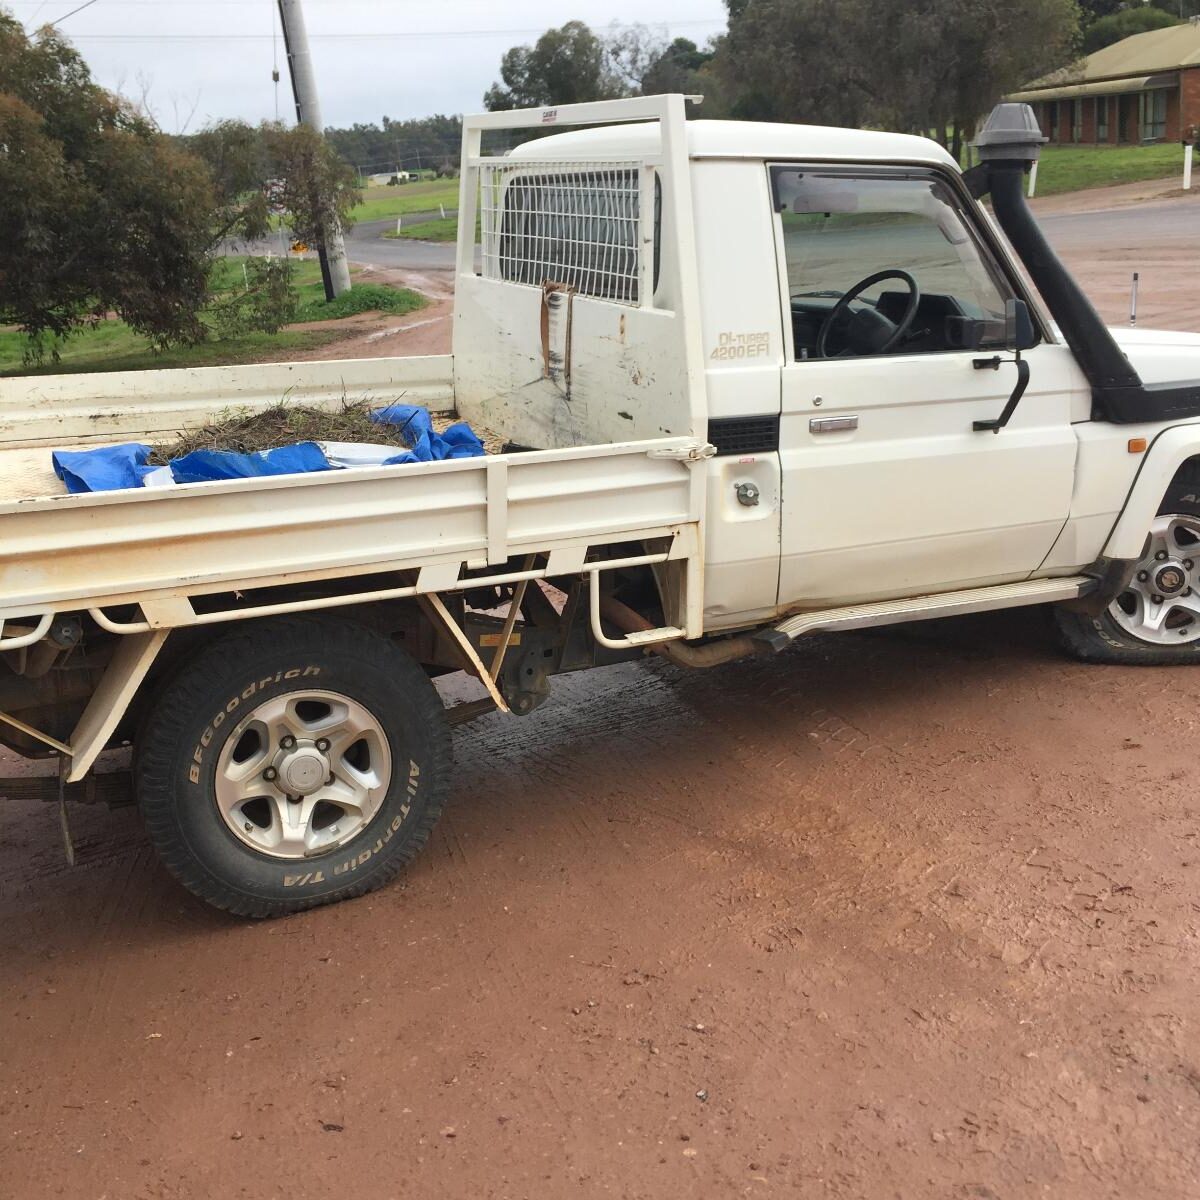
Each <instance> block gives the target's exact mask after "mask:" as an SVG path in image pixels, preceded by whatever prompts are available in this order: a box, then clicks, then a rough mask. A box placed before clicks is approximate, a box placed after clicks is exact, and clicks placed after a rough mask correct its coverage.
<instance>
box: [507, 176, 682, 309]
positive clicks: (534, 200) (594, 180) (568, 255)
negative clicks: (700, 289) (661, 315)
mask: <svg viewBox="0 0 1200 1200" xmlns="http://www.w3.org/2000/svg"><path fill="white" fill-rule="evenodd" d="M500 208H501V211H500V213H499V214H498V216H499V220H498V221H497V222H495V224H496V225H497V226H498V231H497V232H498V238H497V239H496V241H497V243H498V245H497V250H498V253H497V255H496V261H495V262H494V263H488V262H487V259H488V257H489V256H488V255H487V253H486V252H485V256H484V258H485V267H491V268H492V269H491V270H486V271H485V273H486V274H488V275H489V277H492V278H500V279H506V280H509V281H510V282H514V283H528V284H533V285H534V286H536V287H540V286H542V284H544V283H546V282H553V283H561V284H565V285H567V286H568V287H571V288H573V289H574V290H575V291H576V292H577V293H578V294H579V295H582V296H592V297H594V298H596V299H599V300H612V301H616V302H618V303H623V304H638V303H639V302H640V296H639V291H640V263H639V252H640V249H641V245H642V240H641V233H640V228H641V222H642V214H641V212H640V208H641V191H640V187H639V177H638V171H637V170H636V169H634V168H619V169H596V170H587V171H577V172H573V173H570V174H566V173H560V172H558V171H554V172H552V173H549V172H547V173H543V172H536V171H530V172H528V173H525V172H514V173H512V174H511V175H510V176H509V178H508V179H507V180H506V181H505V183H504V185H503V189H502V194H501V197H500ZM661 208H662V189H661V185H660V184H659V183H658V181H657V179H656V180H655V206H654V212H653V214H651V220H652V221H653V223H654V279H655V284H656V285H657V279H658V265H659V247H660V238H659V228H658V227H659V221H660V215H661ZM483 215H484V218H485V220H486V219H487V217H488V215H489V214H488V211H487V205H486V202H485V206H484V214H483Z"/></svg>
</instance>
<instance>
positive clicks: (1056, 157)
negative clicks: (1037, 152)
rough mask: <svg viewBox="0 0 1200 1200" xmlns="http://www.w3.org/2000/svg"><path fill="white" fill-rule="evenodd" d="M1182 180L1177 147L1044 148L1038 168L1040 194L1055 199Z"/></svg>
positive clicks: (1180, 154)
mask: <svg viewBox="0 0 1200 1200" xmlns="http://www.w3.org/2000/svg"><path fill="white" fill-rule="evenodd" d="M1173 175H1174V176H1178V177H1179V179H1180V181H1181V183H1182V180H1183V147H1182V146H1179V145H1177V144H1175V143H1170V144H1165V145H1155V146H1045V147H1043V149H1042V161H1041V165H1040V166H1039V167H1038V178H1037V194H1038V195H1039V196H1055V195H1057V194H1058V193H1060V192H1078V191H1082V190H1084V189H1085V188H1097V187H1108V186H1110V185H1111V184H1114V183H1136V182H1138V181H1140V180H1143V179H1167V178H1169V177H1171V176H1173Z"/></svg>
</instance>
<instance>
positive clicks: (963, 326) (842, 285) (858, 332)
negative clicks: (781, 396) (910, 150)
mask: <svg viewBox="0 0 1200 1200" xmlns="http://www.w3.org/2000/svg"><path fill="white" fill-rule="evenodd" d="M772 184H773V193H774V199H775V206H776V209H777V211H778V212H779V214H780V221H781V224H782V232H783V253H784V258H785V262H786V270H787V290H788V296H789V298H790V302H791V312H792V330H793V334H794V342H795V349H796V357H797V358H800V359H808V358H816V357H826V358H835V357H838V358H841V357H861V356H863V355H868V354H881V353H886V354H919V353H926V354H928V353H937V352H939V351H948V350H961V349H964V348H967V347H971V348H976V347H978V348H993V347H996V348H999V347H1002V346H1003V344H1004V306H1005V301H1006V300H1008V299H1009V298H1011V296H1012V290H1011V288H1009V286H1008V285H1007V283H1006V282H1005V280H1004V278H1003V276H1002V275H1001V273H1000V272H999V270H998V269H997V268H996V266H995V264H994V263H993V262H992V260H991V258H990V256H989V255H988V253H987V251H986V249H985V247H984V246H983V244H982V243H981V242H980V240H979V238H978V236H977V235H976V233H975V232H974V230H973V228H972V225H971V223H970V221H969V218H968V217H967V215H966V214H965V213H963V212H962V210H961V208H960V207H959V204H958V201H957V199H956V197H955V196H954V193H953V192H952V191H951V190H950V188H949V187H948V186H947V185H946V184H945V183H943V182H942V181H941V180H940V179H939V178H938V177H937V176H936V175H935V174H933V173H924V172H920V173H917V172H900V171H897V172H886V171H882V170H881V171H879V172H878V173H872V172H864V173H851V172H848V171H844V170H836V169H832V168H820V167H816V168H795V167H774V168H772ZM882 273H887V274H886V275H884V277H882V278H880V279H878V280H877V281H875V282H870V283H866V286H861V285H863V284H864V283H865V282H866V281H869V280H871V279H872V277H873V276H877V275H881V274H882Z"/></svg>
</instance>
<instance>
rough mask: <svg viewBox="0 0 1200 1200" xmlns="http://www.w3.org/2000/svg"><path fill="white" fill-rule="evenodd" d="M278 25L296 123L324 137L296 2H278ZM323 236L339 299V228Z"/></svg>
mask: <svg viewBox="0 0 1200 1200" xmlns="http://www.w3.org/2000/svg"><path fill="white" fill-rule="evenodd" d="M279 23H280V24H281V25H282V26H283V41H284V45H285V47H286V48H287V56H288V66H289V67H290V68H291V73H292V91H293V92H294V93H295V96H296V120H297V121H299V122H300V123H302V124H304V125H311V126H312V127H313V129H315V130H316V131H317V132H318V133H324V131H325V126H324V125H323V124H322V122H321V103H320V100H319V98H318V96H317V77H316V75H315V74H314V72H313V61H312V51H311V50H310V49H309V48H308V30H307V29H306V28H305V26H304V11H303V9H302V8H301V7H300V0H279ZM324 232H325V256H326V258H327V259H328V262H329V278H330V282H331V283H332V285H333V294H334V295H335V296H340V295H341V294H342V293H343V292H348V291H349V290H350V264H349V263H348V262H347V261H346V245H345V243H344V242H343V241H342V230H341V226H340V225H338V224H337V223H336V222H334V223H333V224H332V225H331V227H330V228H328V229H326V230H325V231H324Z"/></svg>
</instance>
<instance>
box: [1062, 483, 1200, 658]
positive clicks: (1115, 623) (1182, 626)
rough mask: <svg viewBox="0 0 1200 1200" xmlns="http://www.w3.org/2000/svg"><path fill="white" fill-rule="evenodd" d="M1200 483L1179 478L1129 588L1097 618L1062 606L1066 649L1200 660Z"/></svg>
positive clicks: (1105, 655)
mask: <svg viewBox="0 0 1200 1200" xmlns="http://www.w3.org/2000/svg"><path fill="white" fill-rule="evenodd" d="M1198 492H1200V488H1198V487H1197V486H1196V483H1195V482H1194V481H1193V480H1190V479H1188V480H1177V481H1176V482H1175V483H1174V484H1172V486H1171V489H1170V490H1169V491H1168V493H1167V495H1166V497H1165V498H1164V500H1163V505H1162V508H1161V509H1160V510H1159V514H1158V516H1157V517H1156V518H1155V521H1154V524H1153V525H1152V526H1151V528H1150V538H1149V541H1148V543H1147V548H1146V551H1145V553H1144V555H1143V557H1142V560H1141V561H1140V562H1139V563H1138V564H1137V567H1136V569H1135V570H1134V573H1133V576H1132V578H1131V579H1130V581H1129V584H1128V585H1127V587H1126V588H1125V590H1124V591H1123V592H1122V593H1121V595H1119V596H1118V597H1117V598H1116V600H1114V601H1113V603H1112V604H1110V605H1109V606H1108V608H1107V609H1105V611H1104V612H1103V613H1101V614H1100V615H1099V616H1094V617H1093V616H1087V615H1085V614H1082V613H1076V612H1071V611H1070V610H1068V609H1057V610H1056V612H1055V615H1056V620H1057V623H1058V628H1059V631H1060V633H1061V634H1062V637H1063V641H1064V643H1065V644H1066V646H1067V649H1068V650H1070V651H1071V653H1072V654H1074V655H1075V656H1076V657H1078V658H1082V659H1084V660H1085V661H1089V662H1109V663H1128V664H1132V665H1137V664H1149V665H1161V664H1170V663H1189V662H1200V500H1198V497H1197V493H1198Z"/></svg>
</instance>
